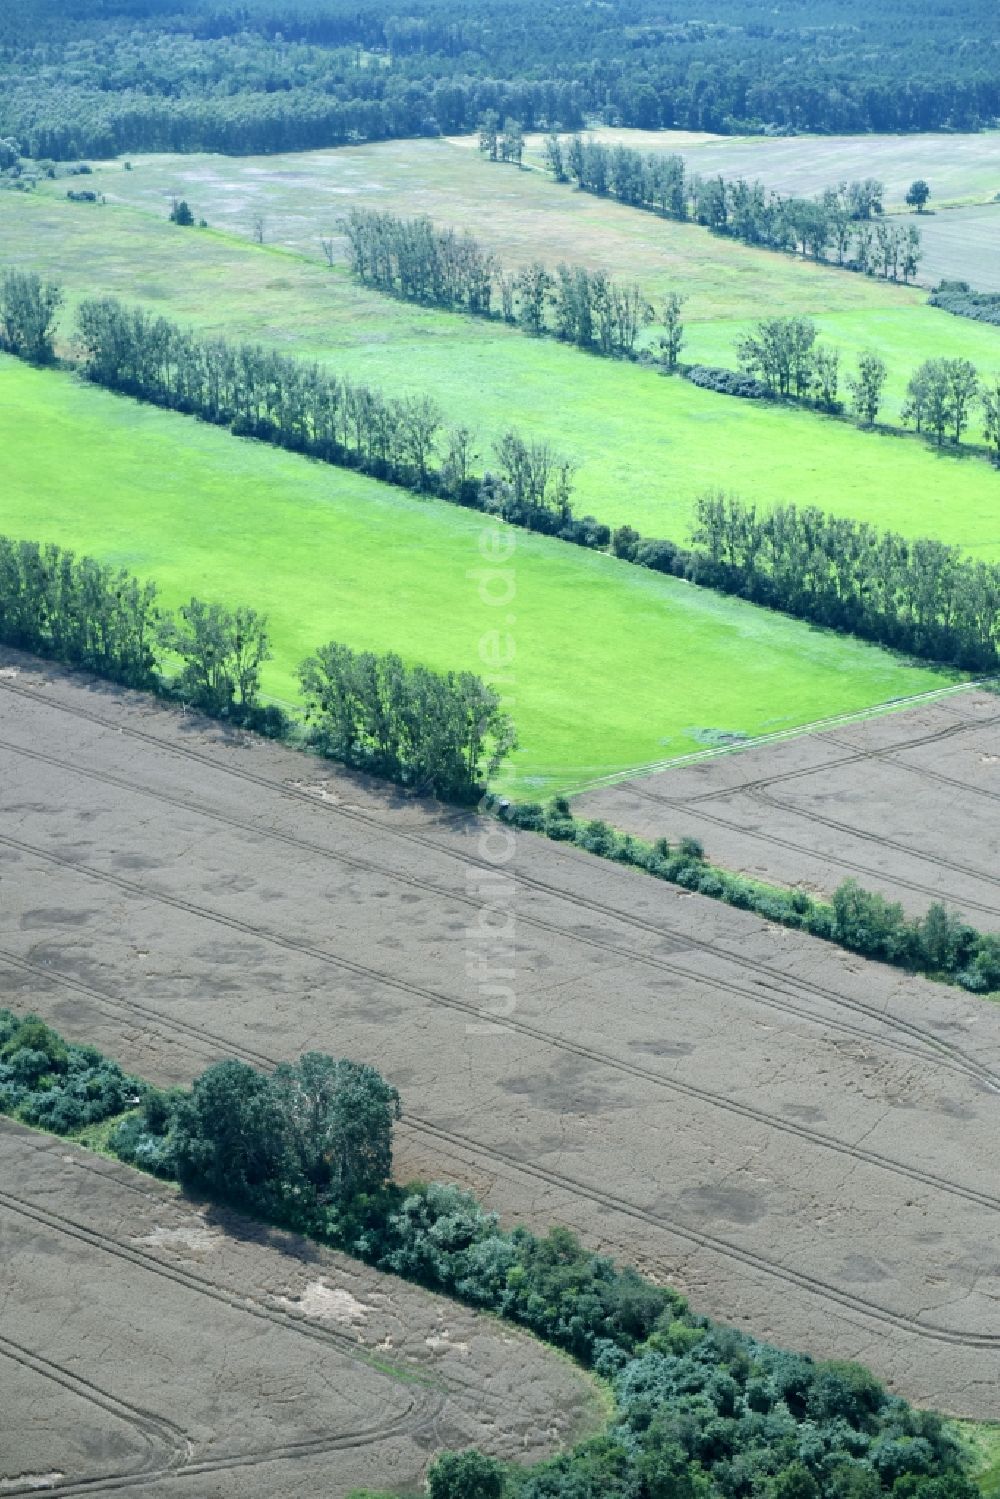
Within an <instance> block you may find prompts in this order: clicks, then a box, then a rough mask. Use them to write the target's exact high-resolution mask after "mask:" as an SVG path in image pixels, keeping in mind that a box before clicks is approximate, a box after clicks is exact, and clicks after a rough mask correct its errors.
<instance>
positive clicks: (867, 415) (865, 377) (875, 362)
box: [847, 350, 889, 427]
mask: <svg viewBox="0 0 1000 1499" xmlns="http://www.w3.org/2000/svg"><path fill="white" fill-rule="evenodd" d="M888 373H889V372H888V370H887V369H886V366H885V361H884V360H883V359H880V358H879V356H878V355H877V354H874V353H872V352H871V350H865V352H864V353H862V354H859V356H858V368H857V373H856V374H854V375H851V376H850V377H849V378H848V381H847V388H848V390H849V391H850V392H851V409H852V411H853V412H854V414H855V416H857V417H858V419H859V420H860V421H861V422H863V423H864V425H865V426H866V427H874V425H875V418H876V417H877V416H878V413H879V407H880V406H881V405H882V392H883V390H884V389H885V382H886V377H887V375H888Z"/></svg>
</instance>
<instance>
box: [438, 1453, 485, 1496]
mask: <svg viewBox="0 0 1000 1499" xmlns="http://www.w3.org/2000/svg"><path fill="white" fill-rule="evenodd" d="M503 1486H504V1479H503V1467H502V1465H501V1464H500V1463H498V1462H497V1460H496V1458H495V1457H486V1456H485V1455H484V1454H483V1453H482V1452H475V1451H472V1452H443V1453H442V1454H441V1456H440V1457H439V1458H438V1459H437V1461H436V1462H435V1463H432V1464H431V1467H430V1469H429V1471H428V1473H427V1492H428V1494H429V1495H430V1499H501V1495H502V1494H503Z"/></svg>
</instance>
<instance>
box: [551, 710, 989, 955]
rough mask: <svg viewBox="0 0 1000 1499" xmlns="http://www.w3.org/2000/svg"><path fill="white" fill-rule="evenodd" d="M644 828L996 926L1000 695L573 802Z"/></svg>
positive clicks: (766, 749)
mask: <svg viewBox="0 0 1000 1499" xmlns="http://www.w3.org/2000/svg"><path fill="white" fill-rule="evenodd" d="M573 810H574V812H575V813H576V814H577V816H580V817H599V818H604V819H605V820H606V821H608V822H610V823H613V824H614V826H615V827H618V828H624V829H625V830H626V831H628V832H630V833H635V834H637V835H639V836H640V837H643V838H660V837H665V838H671V839H674V840H676V839H677V838H680V837H684V836H685V834H690V835H693V836H695V837H698V838H700V839H701V840H702V842H703V843H704V845H705V851H706V853H707V854H708V857H709V858H710V859H711V860H712V861H713V862H714V863H716V864H721V865H722V866H723V867H724V868H726V869H733V870H739V871H741V872H742V873H744V874H748V875H752V876H754V877H755V878H757V879H764V880H772V881H774V882H775V883H776V884H781V885H795V884H800V885H802V886H804V887H805V888H807V889H809V890H812V891H814V892H819V893H821V894H823V895H830V894H831V893H832V891H833V890H834V889H835V888H836V886H837V885H839V884H840V882H841V881H842V880H845V879H847V878H848V877H853V878H854V879H856V880H857V881H858V882H859V883H860V884H862V885H865V886H867V887H868V888H869V889H875V890H880V891H881V892H882V893H883V894H885V895H887V896H890V897H891V898H892V899H893V900H898V901H901V902H902V904H903V906H904V907H905V908H906V910H907V911H909V912H910V913H911V914H913V915H922V914H923V912H924V911H926V909H927V907H928V906H929V905H930V903H931V901H934V900H942V901H946V902H947V903H948V904H949V905H951V906H955V907H957V909H958V910H960V911H961V912H962V913H963V915H964V916H965V917H966V918H967V920H969V921H970V922H972V924H973V925H974V926H977V927H979V928H980V929H981V930H983V931H1000V694H998V693H993V692H985V691H982V690H980V689H973V690H970V691H968V692H962V693H958V694H956V695H954V696H951V697H947V698H942V699H940V700H939V701H937V702H934V703H929V704H926V705H924V706H922V707H919V708H909V709H905V710H903V711H902V712H899V713H890V714H887V715H884V716H880V717H875V718H869V719H865V720H863V721H861V722H858V723H849V724H842V725H839V726H837V727H836V728H831V729H829V730H824V731H820V732H818V733H814V734H803V735H801V736H800V737H798V738H792V739H787V740H785V741H784V742H782V743H778V744H766V745H757V746H756V747H749V748H747V749H745V750H739V751H734V752H732V753H727V754H723V755H717V756H714V757H710V758H706V759H704V760H700V761H695V762H694V763H692V764H689V765H684V766H677V767H676V768H675V769H672V770H663V771H660V772H658V773H657V774H655V775H649V776H644V777H642V778H637V779H634V780H629V781H620V782H618V783H617V784H615V785H612V786H607V787H604V788H602V789H599V790H594V791H588V792H585V793H584V794H583V795H582V796H578V797H576V798H575V799H574V802H573Z"/></svg>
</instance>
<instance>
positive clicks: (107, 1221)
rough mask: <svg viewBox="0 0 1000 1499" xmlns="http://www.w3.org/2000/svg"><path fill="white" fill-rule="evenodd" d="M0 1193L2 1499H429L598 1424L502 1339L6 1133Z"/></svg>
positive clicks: (116, 1172) (31, 1138)
mask: <svg viewBox="0 0 1000 1499" xmlns="http://www.w3.org/2000/svg"><path fill="white" fill-rule="evenodd" d="M0 1183H2V1185H0V1246H2V1255H0V1289H2V1291H3V1293H4V1315H3V1328H2V1334H0V1402H2V1405H3V1410H4V1436H3V1441H2V1445H0V1480H5V1481H3V1482H0V1491H2V1492H3V1493H4V1494H12V1493H30V1492H35V1491H37V1488H38V1487H39V1485H38V1484H37V1483H35V1484H34V1485H33V1484H32V1483H31V1482H30V1481H28V1476H29V1475H31V1474H35V1475H43V1474H48V1475H55V1474H59V1475H62V1479H63V1481H61V1482H60V1483H59V1484H58V1488H59V1492H60V1493H64V1494H66V1493H88V1494H90V1493H97V1494H106V1493H111V1492H115V1493H126V1494H129V1493H138V1492H140V1491H141V1493H143V1494H144V1495H151V1496H154V1499H155V1496H157V1495H166V1494H174V1495H177V1496H179V1499H180V1496H190V1499H207V1496H210V1495H211V1496H220V1499H222V1496H226V1499H228V1496H236V1495H239V1496H240V1499H243V1496H248V1499H258V1496H259V1499H274V1496H279V1495H286V1494H287V1495H296V1496H298V1495H301V1494H305V1493H308V1494H315V1495H324V1496H326V1495H329V1496H334V1495H342V1494H346V1493H347V1492H348V1491H349V1490H350V1489H352V1488H356V1487H359V1486H361V1485H364V1486H365V1487H369V1486H381V1485H382V1484H383V1483H392V1484H393V1485H396V1484H407V1485H409V1484H415V1483H418V1482H419V1478H420V1475H421V1472H422V1470H423V1468H424V1466H425V1464H426V1462H427V1460H428V1457H429V1455H430V1454H431V1453H432V1452H433V1451H434V1450H435V1449H437V1448H440V1447H442V1446H455V1447H462V1446H466V1445H468V1444H469V1443H475V1444H477V1445H479V1446H486V1447H490V1448H492V1449H493V1450H495V1451H497V1452H500V1453H503V1454H504V1455H505V1456H508V1457H514V1456H525V1457H529V1458H530V1457H532V1456H536V1457H537V1456H541V1455H543V1454H544V1453H545V1452H546V1451H549V1450H551V1448H552V1446H553V1445H558V1444H559V1442H560V1440H565V1439H571V1438H572V1436H573V1434H574V1432H575V1431H576V1430H577V1429H578V1427H579V1426H580V1424H581V1422H582V1420H583V1419H584V1417H586V1416H587V1415H588V1411H589V1408H590V1407H591V1406H592V1405H594V1404H595V1403H596V1402H595V1398H594V1396H593V1395H592V1394H591V1392H590V1390H589V1388H588V1385H587V1382H586V1381H585V1379H584V1378H583V1377H582V1376H581V1375H580V1374H578V1373H577V1371H575V1370H574V1369H573V1367H572V1366H571V1365H570V1364H569V1363H568V1362H567V1361H566V1360H562V1359H558V1358H556V1357H555V1356H552V1355H550V1354H549V1353H548V1352H547V1351H546V1350H545V1349H543V1348H542V1346H541V1345H540V1344H538V1343H535V1342H534V1341H533V1340H531V1339H529V1338H526V1337H522V1336H520V1335H518V1334H516V1333H514V1332H513V1331H510V1330H508V1329H505V1328H502V1327H501V1326H500V1325H499V1324H498V1323H497V1322H495V1321H494V1320H493V1319H492V1318H489V1317H482V1316H477V1315H476V1314H475V1313H474V1312H471V1311H466V1310H464V1309H463V1308H456V1307H455V1306H453V1305H452V1304H451V1303H449V1302H446V1301H444V1300H441V1299H440V1298H437V1297H434V1296H430V1295H428V1294H426V1293H425V1292H421V1291H419V1290H417V1289H415V1288H414V1287H412V1286H407V1285H405V1284H403V1283H402V1282H399V1281H397V1280H395V1279H393V1278H392V1277H390V1276H384V1275H379V1274H378V1273H377V1272H375V1271H373V1270H368V1269H366V1268H365V1267H364V1266H361V1265H359V1264H358V1263H357V1262H356V1261H352V1260H348V1259H346V1258H344V1257H343V1256H340V1255H335V1254H332V1253H329V1252H326V1251H322V1250H318V1249H317V1248H316V1246H314V1245H310V1244H305V1243H303V1242H302V1241H300V1240H297V1239H296V1238H295V1237H294V1236H292V1235H289V1234H282V1233H278V1232H273V1231H269V1230H266V1229H260V1228H259V1227H258V1226H256V1225H253V1224H248V1223H246V1222H244V1221H243V1220H241V1219H239V1218H237V1217H235V1216H234V1215H230V1214H214V1213H213V1212H212V1211H211V1209H209V1210H208V1211H205V1210H202V1209H201V1208H200V1207H199V1206H198V1204H196V1203H191V1202H189V1201H187V1200H185V1199H184V1198H182V1197H180V1196H179V1195H178V1194H177V1193H176V1192H174V1191H172V1190H171V1189H170V1188H169V1187H167V1186H163V1185H160V1184H159V1183H156V1182H153V1181H151V1180H150V1179H149V1178H147V1177H144V1176H142V1175H141V1174H140V1173H138V1172H135V1171H131V1170H129V1169H128V1168H126V1167H124V1166H119V1165H117V1164H116V1163H113V1162H109V1161H104V1160H102V1159H100V1158H98V1157H94V1156H91V1155H88V1154H87V1153H86V1152H84V1151H81V1150H79V1149H77V1148H75V1147H72V1146H67V1145H66V1144H65V1143H64V1142H61V1141H59V1140H55V1139H53V1138H52V1137H51V1136H48V1135H39V1134H35V1133H33V1132H32V1131H29V1130H26V1129H22V1128H21V1127H19V1126H17V1125H13V1124H10V1123H9V1122H0ZM590 1419H593V1417H592V1416H591V1417H590ZM19 1478H20V1479H21V1480H22V1482H21V1483H17V1482H16V1480H17V1479H19Z"/></svg>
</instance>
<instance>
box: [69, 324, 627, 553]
mask: <svg viewBox="0 0 1000 1499" xmlns="http://www.w3.org/2000/svg"><path fill="white" fill-rule="evenodd" d="M77 334H78V338H77V342H78V346H79V349H80V352H81V356H82V362H83V371H84V373H85V374H86V376H87V377H88V378H89V379H91V380H93V381H94V382H95V383H96V384H98V385H103V386H105V387H106V388H107V389H109V390H115V391H121V392H124V393H125V394H126V395H131V396H135V397H137V398H138V399H140V400H143V401H150V402H152V403H153V404H154V405H157V406H165V407H167V408H169V409H170V410H173V411H181V412H185V413H187V414H189V415H196V416H199V417H202V418H203V419H204V420H205V421H208V422H213V423H215V424H216V425H219V426H224V427H228V428H229V429H230V430H231V431H232V432H234V433H236V434H237V436H241V437H255V438H258V439H259V440H261V441H263V442H268V443H273V444H275V445H277V446H280V447H284V448H289V449H291V450H292V451H293V452H297V453H305V454H308V455H309V456H310V457H312V458H318V459H321V460H322V461H323V462H325V463H333V464H338V465H340V466H342V467H346V468H353V469H358V470H360V471H361V472H362V473H365V474H370V475H372V476H373V477H374V478H377V479H382V480H384V481H386V482H388V483H390V484H399V485H403V486H405V487H407V488H412V489H415V490H418V491H420V492H424V493H429V494H435V495H438V496H439V497H440V498H442V499H446V500H450V501H452V502H453V503H456V504H460V505H465V506H467V507H469V508H471V509H475V510H482V511H486V512H487V513H489V514H494V515H498V516H500V517H501V518H502V519H504V520H508V521H511V522H512V523H513V524H516V525H520V526H526V527H527V528H528V529H530V530H534V531H541V532H543V533H544V534H546V535H555V536H560V537H561V538H562V539H563V540H566V541H572V542H575V543H576V544H577V545H581V546H606V545H607V542H608V539H609V536H610V531H609V529H608V527H607V526H602V525H600V524H599V523H598V522H597V521H595V520H594V518H593V517H592V516H584V517H582V518H578V517H577V516H575V515H574V513H573V509H572V506H571V504H570V498H571V495H572V488H573V468H574V466H573V464H572V463H571V462H569V461H568V460H566V459H564V458H562V457H560V456H559V455H558V454H557V453H555V452H554V451H553V449H552V448H551V446H550V444H549V443H548V442H545V441H528V440H527V439H525V438H523V437H522V436H521V435H520V434H519V433H518V432H516V431H514V430H512V429H509V430H507V431H506V432H504V433H503V435H502V436H501V437H500V438H499V439H498V440H497V441H496V442H495V443H494V445H493V460H494V461H493V466H492V468H491V469H490V470H487V471H484V472H481V473H479V472H476V468H475V466H476V464H477V463H478V461H479V459H480V457H481V455H480V454H479V453H478V452H477V451H476V438H475V435H474V433H473V432H472V431H471V430H470V429H469V428H468V427H464V426H460V427H455V428H451V429H448V430H445V429H444V427H443V413H442V411H441V409H440V407H439V406H438V405H437V403H436V402H435V401H434V400H432V399H431V398H430V397H429V396H426V395H423V396H414V397H408V398H406V399H403V400H397V399H394V398H391V397H388V396H385V395H384V394H383V393H382V392H381V391H379V390H377V389H373V388H372V387H371V386H369V385H360V384H355V383H354V382H353V381H351V380H348V379H346V378H345V377H343V376H338V375H334V374H331V373H330V372H329V371H328V370H324V369H321V368H320V366H319V365H316V364H307V363H305V362H304V361H301V360H297V359H290V358H288V357H286V356H285V355H282V354H277V353H275V352H274V351H273V350H270V349H266V348H263V347H261V346H260V345H258V344H232V343H228V342H227V341H226V340H224V339H214V340H206V339H200V338H198V337H196V336H195V335H194V334H192V333H189V332H187V331H186V330H185V329H183V328H180V327H178V326H177V324H176V323H172V322H170V321H168V320H167V319H166V318H162V317H152V316H150V315H149V314H147V313H145V312H143V311H141V310H140V309H138V308H130V307H127V306H125V305H124V304H123V303H121V302H119V301H117V300H116V299H115V298H113V297H103V298H99V299H96V300H90V301H84V302H81V304H80V306H79V308H78V311H77Z"/></svg>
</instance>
